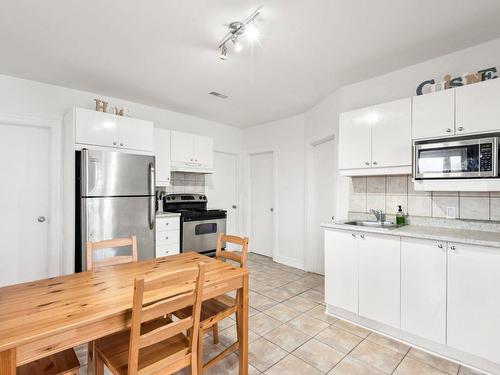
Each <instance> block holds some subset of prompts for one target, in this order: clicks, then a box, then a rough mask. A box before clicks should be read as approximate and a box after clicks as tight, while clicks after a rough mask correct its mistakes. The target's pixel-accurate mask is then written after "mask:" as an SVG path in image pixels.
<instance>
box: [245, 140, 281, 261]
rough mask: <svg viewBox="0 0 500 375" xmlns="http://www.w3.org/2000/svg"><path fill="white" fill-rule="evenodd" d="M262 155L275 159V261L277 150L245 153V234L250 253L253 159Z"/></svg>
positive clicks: (273, 245)
mask: <svg viewBox="0 0 500 375" xmlns="http://www.w3.org/2000/svg"><path fill="white" fill-rule="evenodd" d="M261 154H271V155H272V157H273V167H272V169H273V192H272V197H273V214H274V215H273V228H272V233H273V243H272V249H271V254H272V258H273V260H275V259H276V249H278V229H277V228H278V219H279V217H278V215H279V209H278V197H277V190H278V189H277V186H278V173H277V172H278V153H277V151H276V149H273V148H269V149H268V148H266V149H261V150H251V151H247V152H245V183H244V185H243V186H244V188H245V192H244V194H245V197H246V202H245V213H246V214H245V223H244V224H245V225H244V228H245V233H246V235H247V236H248V237H249V238H250V247H249V252H253V251H252V246H251V241H252V238H251V236H250V235H251V233H252V209H251V207H252V198H251V196H252V194H251V192H252V188H251V186H252V178H251V169H250V168H251V157H252V156H255V155H261Z"/></svg>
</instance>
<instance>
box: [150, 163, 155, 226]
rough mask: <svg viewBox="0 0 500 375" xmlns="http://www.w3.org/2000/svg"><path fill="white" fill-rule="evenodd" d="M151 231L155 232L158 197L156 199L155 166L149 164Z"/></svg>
mask: <svg viewBox="0 0 500 375" xmlns="http://www.w3.org/2000/svg"><path fill="white" fill-rule="evenodd" d="M149 195H150V197H149V229H151V230H153V229H154V227H155V221H156V197H155V166H154V164H153V163H149Z"/></svg>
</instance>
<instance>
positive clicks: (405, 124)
mask: <svg viewBox="0 0 500 375" xmlns="http://www.w3.org/2000/svg"><path fill="white" fill-rule="evenodd" d="M372 111H373V112H372V113H373V118H374V122H373V124H372V166H374V167H399V166H406V165H411V159H412V155H411V99H409V98H407V99H402V100H397V101H394V102H390V103H384V104H380V105H377V106H374V107H372Z"/></svg>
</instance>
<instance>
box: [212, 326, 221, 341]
mask: <svg viewBox="0 0 500 375" xmlns="http://www.w3.org/2000/svg"><path fill="white" fill-rule="evenodd" d="M212 336H213V338H214V344H218V343H219V324H218V323H215V324H214V325H213V326H212Z"/></svg>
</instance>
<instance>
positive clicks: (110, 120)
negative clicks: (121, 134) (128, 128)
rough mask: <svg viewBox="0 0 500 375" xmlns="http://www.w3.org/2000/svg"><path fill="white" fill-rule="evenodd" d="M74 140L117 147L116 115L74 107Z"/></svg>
mask: <svg viewBox="0 0 500 375" xmlns="http://www.w3.org/2000/svg"><path fill="white" fill-rule="evenodd" d="M75 142H76V143H83V144H88V145H98V146H109V147H118V116H115V115H112V114H110V113H103V112H97V111H91V110H88V109H82V108H76V109H75Z"/></svg>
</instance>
